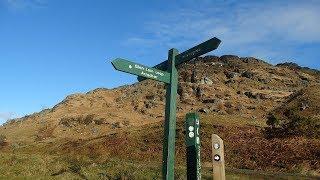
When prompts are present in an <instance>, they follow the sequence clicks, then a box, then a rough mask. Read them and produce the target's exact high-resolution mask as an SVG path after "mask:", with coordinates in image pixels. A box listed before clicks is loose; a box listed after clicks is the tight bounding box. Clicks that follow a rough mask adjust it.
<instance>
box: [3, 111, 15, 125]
mask: <svg viewBox="0 0 320 180" xmlns="http://www.w3.org/2000/svg"><path fill="white" fill-rule="evenodd" d="M14 116H15V113H13V112H0V124H2V122H4V121H6V120H9V119H11V118H13V117H14Z"/></svg>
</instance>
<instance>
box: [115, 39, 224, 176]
mask: <svg viewBox="0 0 320 180" xmlns="http://www.w3.org/2000/svg"><path fill="white" fill-rule="evenodd" d="M220 43H221V41H220V40H219V39H218V38H215V37H214V38H212V39H210V40H208V41H206V42H203V43H201V44H199V45H197V46H195V47H193V48H191V49H189V50H187V51H185V52H183V53H180V54H179V52H178V50H176V49H170V50H169V53H168V60H167V61H164V62H162V63H160V64H158V65H156V66H154V67H153V68H149V67H147V66H144V65H140V64H137V63H133V62H130V61H128V60H124V59H120V58H118V59H115V60H113V61H112V62H111V63H112V65H113V66H114V68H115V69H117V70H119V71H123V72H127V73H130V74H134V75H137V76H139V77H138V80H139V81H142V80H144V79H146V78H149V79H154V80H157V81H161V82H165V83H167V84H168V85H167V89H166V109H165V126H164V141H163V159H162V176H163V179H166V180H173V179H174V160H175V159H174V156H175V136H176V134H175V133H176V108H177V102H176V98H177V89H178V72H177V68H176V66H178V65H180V64H182V63H184V62H187V61H189V60H191V59H193V58H195V57H198V56H201V55H203V54H205V53H207V52H210V51H212V50H214V49H216V48H218V46H219V44H220Z"/></svg>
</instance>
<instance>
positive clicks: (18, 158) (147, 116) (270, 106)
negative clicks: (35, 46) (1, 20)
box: [0, 55, 320, 179]
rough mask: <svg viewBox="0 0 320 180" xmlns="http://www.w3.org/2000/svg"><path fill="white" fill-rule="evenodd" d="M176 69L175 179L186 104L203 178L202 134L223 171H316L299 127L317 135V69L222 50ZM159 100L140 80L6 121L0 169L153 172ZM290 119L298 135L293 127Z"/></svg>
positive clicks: (312, 142) (83, 174) (10, 173)
mask: <svg viewBox="0 0 320 180" xmlns="http://www.w3.org/2000/svg"><path fill="white" fill-rule="evenodd" d="M179 75H180V76H179V88H178V99H177V100H178V107H177V116H178V124H177V137H176V142H177V145H176V157H177V159H176V163H177V166H176V167H177V179H179V178H180V179H184V178H185V177H184V176H185V147H184V129H183V127H184V125H183V121H184V120H183V118H184V116H185V114H186V113H187V112H190V111H194V112H200V113H201V139H202V151H201V153H202V162H203V166H204V167H205V169H204V174H205V175H204V177H207V178H209V177H210V174H211V173H210V161H211V155H210V152H211V145H210V137H211V134H212V133H216V134H218V135H219V136H221V137H222V138H223V139H224V141H225V151H226V152H225V154H226V163H227V164H226V166H227V169H228V173H229V174H228V176H229V177H230V178H231V177H233V176H237V174H239V172H241V173H240V174H242V175H243V173H242V171H243V170H244V171H245V172H251V171H253V172H257V171H259V173H260V174H261V173H262V172H263V173H264V174H265V173H298V174H300V175H307V176H310V175H315V176H319V175H320V153H319V152H320V139H319V138H318V136H310V135H308V133H309V134H310V133H312V134H317V133H318V131H316V130H314V129H310V128H309V127H311V126H309V125H310V123H309V122H310V121H309V120H310V119H311V120H312V122H315V124H314V126H312V127H314V128H318V127H319V126H318V124H317V123H319V109H320V108H319V106H318V102H319V98H318V97H319V96H318V95H319V92H320V91H319V82H320V74H319V71H317V70H312V69H308V68H301V67H299V66H296V65H294V66H293V65H292V64H290V63H289V64H288V63H285V64H280V65H277V66H273V65H270V64H268V63H266V62H264V61H262V60H259V59H255V58H240V57H237V56H232V55H226V56H221V57H216V56H208V57H204V58H198V59H197V61H195V62H190V63H187V64H183V65H181V66H180V67H179ZM164 104H165V87H164V85H163V84H162V83H158V82H155V81H151V80H146V81H143V82H140V83H135V84H133V85H128V86H122V87H119V88H115V89H104V88H98V89H96V90H93V91H90V92H88V93H85V94H74V95H70V96H67V97H66V99H65V100H63V101H62V102H61V103H59V104H57V105H56V106H54V107H53V108H50V109H45V110H42V111H40V112H38V113H34V114H31V115H28V116H26V117H23V118H19V119H14V120H11V121H9V122H8V123H6V124H5V125H3V126H0V166H1V167H4V168H2V169H1V170H0V177H1V176H2V177H3V178H7V177H23V176H28V177H30V178H31V179H33V178H65V179H70V178H83V179H97V178H100V179H112V178H115V179H116V178H117V177H118V178H120V177H128V178H129V179H132V178H133V179H143V178H142V177H147V178H146V179H152V178H159V177H160V172H161V170H160V169H161V156H162V155H161V154H162V137H163V119H164ZM287 111H290V112H292V111H294V113H293V114H294V116H291V115H292V114H291V115H290V113H286V112H287ZM286 114H289V115H290V116H286ZM270 117H274V118H273V119H272V118H271V119H270ZM292 117H299V118H298V119H299V120H301V121H299V122H302V123H300V124H299V123H298V125H303V126H302V127H306V128H307V129H305V131H304V132H308V133H296V132H298V131H295V130H296V129H294V128H296V127H297V126H296V124H297V123H296V124H294V123H293V126H292V124H291V126H289V125H288V123H287V122H297V121H292V120H294V118H292ZM273 120H274V121H273ZM289 124H290V123H289ZM283 125H284V126H283ZM285 127H286V128H287V129H285ZM288 128H289V129H288ZM279 129H280V130H279ZM298 129H299V128H298ZM289 130H290V131H289ZM291 130H292V132H294V133H290V135H283V134H281V133H280V132H291ZM293 130H294V131H293ZM300 130H301V129H300ZM238 169H242V170H241V171H239V170H238ZM244 176H247V175H244ZM248 176H249V175H248ZM277 176H280V174H277ZM111 177H112V178H111ZM265 177H266V179H268V178H269V179H270V177H271V176H270V174H269V175H267V176H265ZM256 178H257V177H256ZM299 178H300V179H301V178H302V176H299ZM299 178H298V179H299Z"/></svg>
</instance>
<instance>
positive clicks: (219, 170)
mask: <svg viewBox="0 0 320 180" xmlns="http://www.w3.org/2000/svg"><path fill="white" fill-rule="evenodd" d="M224 164H225V163H224V145H223V140H222V139H221V138H220V137H219V136H218V135H216V134H212V168H213V179H214V180H225V179H226V175H225V165H224Z"/></svg>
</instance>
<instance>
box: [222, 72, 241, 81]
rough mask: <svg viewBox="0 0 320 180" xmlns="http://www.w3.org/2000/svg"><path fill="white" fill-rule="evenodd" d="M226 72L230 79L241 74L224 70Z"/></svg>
mask: <svg viewBox="0 0 320 180" xmlns="http://www.w3.org/2000/svg"><path fill="white" fill-rule="evenodd" d="M224 74H225V75H226V77H227V78H228V79H232V78H236V77H237V76H239V73H236V72H228V71H227V72H224Z"/></svg>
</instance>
